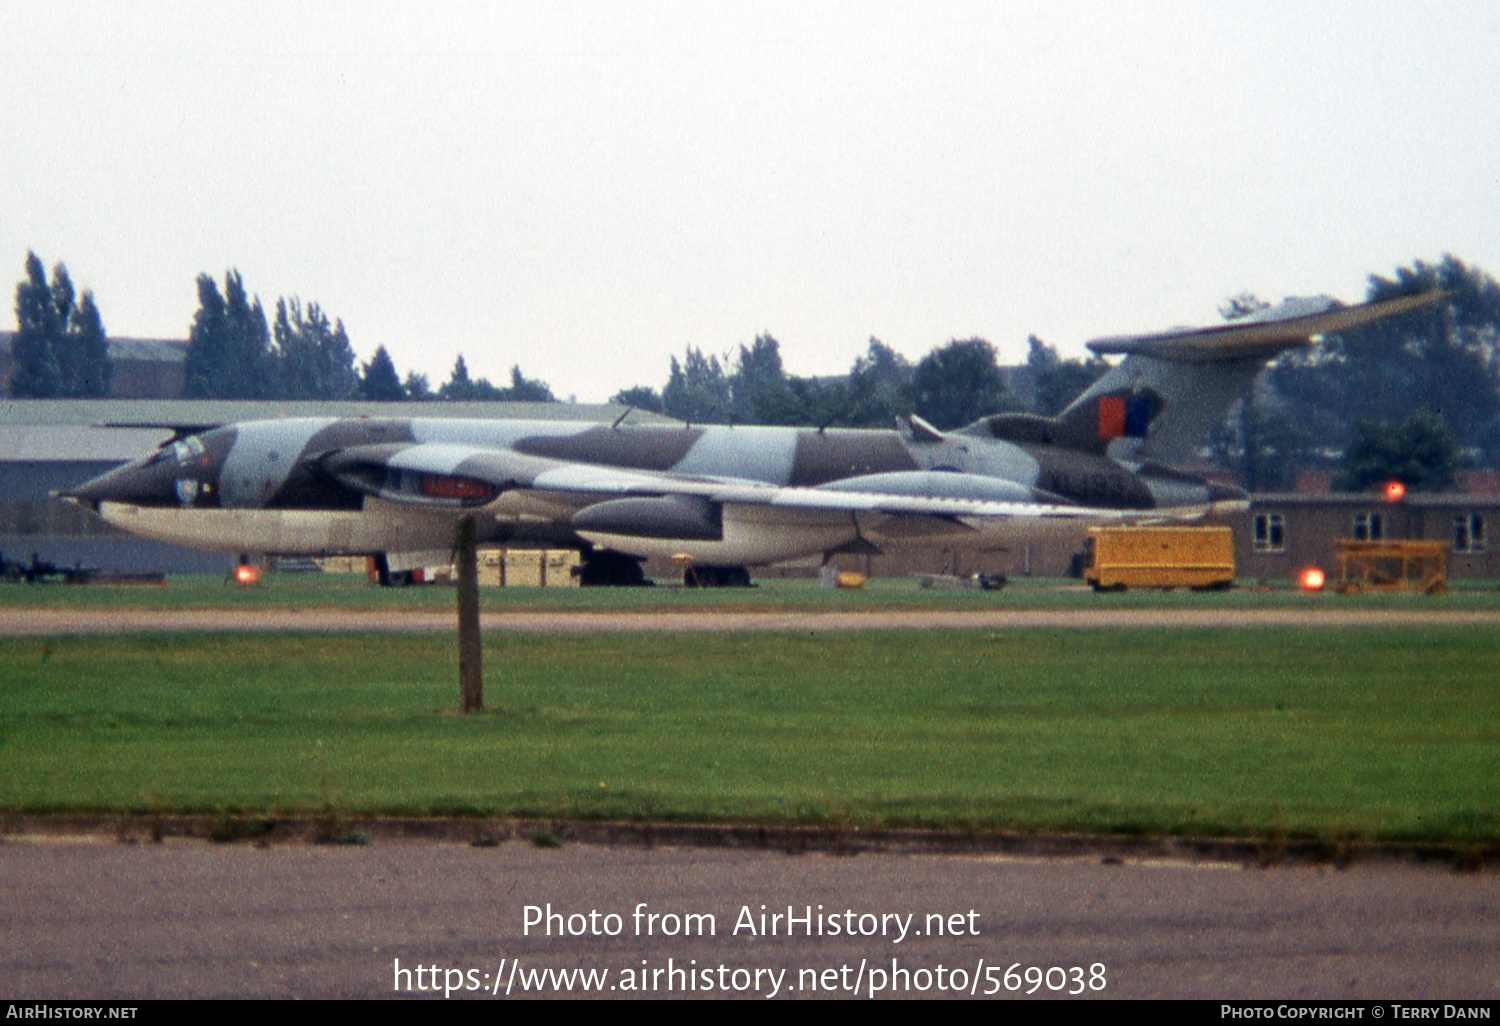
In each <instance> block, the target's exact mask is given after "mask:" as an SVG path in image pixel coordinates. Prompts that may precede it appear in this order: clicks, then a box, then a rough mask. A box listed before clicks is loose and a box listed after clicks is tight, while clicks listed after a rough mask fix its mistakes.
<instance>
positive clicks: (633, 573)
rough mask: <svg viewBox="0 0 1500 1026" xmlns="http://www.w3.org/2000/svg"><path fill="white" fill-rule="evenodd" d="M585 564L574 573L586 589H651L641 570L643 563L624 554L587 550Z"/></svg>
mask: <svg viewBox="0 0 1500 1026" xmlns="http://www.w3.org/2000/svg"><path fill="white" fill-rule="evenodd" d="M582 555H583V562H582V563H580V564H579V565H578V568H577V569H576V570H574V571H573V572H574V573H576V574H577V575H578V583H579V584H581V585H582V586H583V587H585V588H599V587H615V588H649V587H650V586H651V582H650V581H648V580H646V574H645V573H644V571H642V570H641V561H640V560H639V559H636V558H635V557H634V556H627V555H625V554H624V553H623V552H611V551H610V550H609V549H587V550H585V551H584V552H583V553H582Z"/></svg>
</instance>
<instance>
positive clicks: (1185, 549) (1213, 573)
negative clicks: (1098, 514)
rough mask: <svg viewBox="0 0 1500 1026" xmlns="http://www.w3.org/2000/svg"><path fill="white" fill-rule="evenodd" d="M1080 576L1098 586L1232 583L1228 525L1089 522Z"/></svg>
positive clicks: (1231, 539)
mask: <svg viewBox="0 0 1500 1026" xmlns="http://www.w3.org/2000/svg"><path fill="white" fill-rule="evenodd" d="M1083 579H1084V580H1086V581H1088V582H1089V583H1090V584H1091V585H1093V586H1094V589H1095V590H1096V591H1123V590H1124V589H1126V588H1197V589H1220V588H1232V587H1234V536H1233V534H1232V533H1231V532H1230V530H1229V528H1227V527H1093V528H1090V529H1089V541H1088V559H1087V566H1086V567H1085V568H1084V571H1083Z"/></svg>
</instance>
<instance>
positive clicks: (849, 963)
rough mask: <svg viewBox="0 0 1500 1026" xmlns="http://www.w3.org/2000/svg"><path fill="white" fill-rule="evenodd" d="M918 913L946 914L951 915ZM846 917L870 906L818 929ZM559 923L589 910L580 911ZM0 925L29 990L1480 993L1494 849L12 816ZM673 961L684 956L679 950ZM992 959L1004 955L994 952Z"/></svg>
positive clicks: (1496, 883) (1491, 970) (11, 983)
mask: <svg viewBox="0 0 1500 1026" xmlns="http://www.w3.org/2000/svg"><path fill="white" fill-rule="evenodd" d="M548 903H550V904H551V907H552V911H553V912H555V913H561V914H565V915H571V914H573V913H579V914H581V915H582V916H585V917H586V916H587V915H588V913H590V912H591V911H597V912H598V913H599V914H600V918H598V919H597V920H596V923H597V926H598V928H599V930H600V931H601V932H603V931H604V930H607V929H614V928H615V927H616V926H617V925H618V928H619V936H616V937H610V936H597V937H596V936H587V935H585V936H579V937H575V936H557V935H556V934H557V932H558V930H560V929H566V928H567V925H568V921H567V920H559V921H554V923H553V932H554V936H552V937H547V936H545V935H540V936H539V935H537V931H536V930H533V931H532V933H531V935H529V936H528V935H526V933H525V932H524V930H523V922H524V916H525V906H527V905H535V906H539V907H541V908H542V909H543V910H544V911H545V909H546V906H547V904H548ZM640 903H645V908H644V912H645V914H646V915H650V914H652V913H656V914H658V915H661V916H663V917H664V918H660V919H658V920H656V921H655V922H654V923H653V924H652V925H653V926H654V931H653V932H654V935H653V936H649V937H648V936H636V935H635V933H636V928H635V925H634V924H635V920H634V917H633V915H632V913H633V912H634V910H635V909H636V908H637V906H638V905H639V904H640ZM761 905H765V906H766V911H767V914H770V913H772V912H781V913H782V914H783V915H784V914H785V911H786V907H787V906H788V905H792V906H793V907H794V908H795V909H796V910H797V911H796V914H797V915H801V914H803V912H802V910H804V909H806V908H807V907H808V906H809V905H810V906H812V912H813V915H814V916H817V915H819V914H821V915H822V916H824V917H825V918H823V919H822V920H821V921H822V922H823V924H824V928H825V929H824V936H821V937H819V936H816V935H815V936H811V937H808V936H806V935H805V933H804V931H803V928H802V927H801V926H800V925H798V926H797V927H796V936H793V937H787V936H785V924H784V921H783V923H780V924H777V925H778V935H777V936H774V937H773V936H761V935H753V934H751V933H749V932H747V931H746V930H744V929H740V931H739V932H738V934H736V933H735V926H736V921H737V920H738V919H739V917H740V915H741V910H742V908H747V909H748V912H749V914H750V915H751V916H752V918H753V919H754V923H755V926H756V928H757V934H758V933H759V927H760V920H759V916H760V913H761V907H760V906H761ZM819 905H821V906H822V910H821V913H820V911H819V909H818V906H819ZM609 913H615V914H617V915H618V916H619V917H620V919H619V922H618V924H616V922H615V921H612V920H609V919H606V918H603V917H604V916H607V915H608V914H609ZM686 913H700V914H702V913H708V914H712V915H713V916H714V917H715V921H714V930H713V933H712V935H711V936H709V935H706V934H707V932H708V931H707V930H706V929H705V930H704V933H705V935H704V936H692V937H682V936H676V937H664V936H662V935H661V931H662V930H663V929H668V930H670V929H674V928H676V927H677V925H678V921H676V920H673V919H671V918H666V917H670V916H671V915H673V914H675V915H678V916H681V915H683V914H686ZM846 913H852V918H850V917H849V916H846ZM865 915H869V916H874V917H885V916H887V915H890V916H906V915H912V916H913V918H912V919H911V920H909V921H908V927H907V928H908V930H909V931H910V932H909V933H908V935H907V936H906V937H905V939H901V940H898V939H897V932H898V931H899V929H900V926H899V923H900V920H897V919H893V918H873V919H870V918H867V919H863V920H861V918H860V917H861V916H865ZM929 915H930V916H934V917H941V920H942V923H943V927H944V935H943V936H935V935H933V933H934V932H935V929H936V924H937V922H938V920H937V919H936V918H934V919H931V920H929V919H928V918H927V917H928V916H929ZM835 918H836V919H837V921H838V922H839V923H840V924H844V923H852V924H853V925H854V927H855V928H856V929H859V928H860V927H861V925H863V927H864V928H866V929H874V930H876V931H877V932H876V933H875V935H873V936H859V937H856V938H853V939H851V938H849V937H847V936H831V935H829V930H830V929H831V927H829V925H828V924H829V923H830V922H832V921H833V920H834V919H835ZM647 922H649V920H643V927H644V925H645V924H646V923H647ZM572 925H573V926H574V927H575V928H582V929H585V930H587V929H589V926H588V924H587V921H586V919H574V920H572ZM741 925H743V924H741ZM929 927H930V928H931V930H929ZM882 928H883V929H884V930H886V931H887V932H886V934H885V935H884V936H882V935H881V934H880V933H879V932H878V931H879V930H880V929H882ZM538 929H540V928H538ZM950 929H951V930H952V931H953V935H948V931H949V930H950ZM0 936H3V938H4V940H3V942H0V981H3V987H4V989H5V991H6V992H7V993H6V994H5V995H4V996H6V997H25V998H48V997H55V998H63V997H69V998H83V997H97V998H106V997H115V998H147V997H222V996H248V997H271V996H296V997H344V996H350V997H380V996H390V995H391V994H392V993H393V991H394V988H395V986H396V985H397V983H398V982H399V983H400V984H401V985H402V986H406V987H409V988H411V989H412V990H416V989H417V988H418V986H419V985H421V986H427V985H430V984H431V983H432V982H433V977H432V976H431V974H430V972H428V971H426V970H428V969H429V967H432V966H434V965H435V966H437V967H439V968H440V969H441V970H443V971H445V972H446V970H449V969H458V970H465V971H467V970H470V969H472V970H473V971H474V975H473V976H472V977H470V976H457V977H454V980H455V982H457V983H459V984H460V985H464V984H467V983H469V982H473V983H475V984H476V985H484V986H493V985H494V981H495V979H496V978H497V976H498V977H500V978H502V979H504V980H510V981H511V986H512V990H513V994H515V995H519V994H520V992H521V987H520V983H521V982H523V981H524V980H525V979H526V977H527V974H529V973H531V972H534V971H537V970H547V969H551V970H561V969H569V970H571V969H588V970H598V971H601V972H605V973H606V974H607V975H606V976H605V979H604V983H603V987H604V988H605V990H604V993H605V994H606V995H607V996H616V997H618V996H622V991H621V990H619V989H616V990H613V991H611V990H609V989H608V988H609V987H611V986H613V987H616V988H619V987H621V986H622V985H623V984H626V983H627V982H628V983H636V982H638V979H637V978H636V977H635V974H636V973H637V972H639V971H640V970H642V969H644V970H646V973H647V975H646V976H645V978H644V982H645V983H646V986H647V989H648V993H651V992H653V991H651V988H652V987H653V986H654V987H655V988H656V989H655V991H654V993H658V994H660V993H663V992H664V991H665V990H666V988H667V986H668V980H669V979H671V980H672V981H673V982H674V983H675V984H677V985H678V986H682V985H684V984H685V983H686V982H687V981H688V980H689V979H691V980H692V982H694V983H696V984H697V985H698V986H699V988H700V989H699V991H698V993H699V994H700V995H701V994H703V993H704V992H705V989H706V988H705V983H707V984H708V985H709V986H711V987H713V988H714V989H712V990H707V993H709V994H713V995H717V994H719V993H720V992H721V991H719V990H718V988H719V987H720V986H724V987H726V988H729V989H731V990H733V989H734V988H735V987H736V986H743V987H745V988H746V989H745V990H744V991H743V993H744V994H747V995H756V994H757V993H758V994H759V995H760V996H762V997H763V996H766V995H767V994H768V993H769V992H770V989H771V988H772V987H773V986H775V985H776V981H777V980H779V987H780V991H779V994H778V997H780V998H785V997H788V996H794V997H795V996H809V995H810V994H811V993H813V992H814V991H813V990H812V988H813V987H815V986H816V987H817V988H820V989H819V990H818V991H817V993H821V994H825V995H826V994H827V993H829V992H828V991H823V990H821V988H822V987H824V986H831V987H833V988H834V989H833V990H832V993H834V994H837V995H840V996H849V991H847V990H843V989H841V988H843V987H845V986H852V985H853V983H854V981H855V980H856V979H858V980H859V981H860V985H859V989H860V992H861V994H867V993H868V992H869V990H870V989H871V985H872V983H876V982H881V978H880V977H879V975H878V974H876V973H874V970H877V969H878V970H881V971H883V972H884V973H885V977H884V981H883V982H885V983H886V984H887V985H889V983H890V980H891V978H892V977H891V970H892V968H893V966H892V960H893V959H894V960H897V965H896V968H898V969H905V970H908V971H910V972H911V973H912V975H911V976H910V977H909V978H907V979H909V984H908V985H909V986H911V987H913V988H916V987H920V986H922V985H924V984H925V985H926V986H927V987H928V988H929V990H928V992H927V993H928V994H929V996H931V995H934V994H936V993H938V991H937V989H936V988H937V986H938V984H937V977H936V969H937V967H938V966H939V965H940V964H941V965H942V966H943V967H944V971H945V976H944V982H945V983H946V984H947V986H949V987H952V986H953V985H954V984H955V982H956V981H957V979H958V978H957V977H955V975H954V974H953V970H954V969H959V970H961V971H962V972H963V973H964V974H965V977H964V982H966V983H967V984H968V985H969V986H974V985H975V984H974V981H975V980H976V979H977V980H978V981H979V983H978V985H977V989H978V991H979V992H980V993H983V992H984V991H985V990H986V989H989V988H990V987H991V986H994V987H997V988H998V987H1001V984H1000V983H998V982H996V983H993V984H992V983H991V982H989V981H990V980H991V979H993V980H996V981H998V980H999V978H1000V977H1001V975H1002V974H1003V972H1004V970H1005V968H1007V967H1009V966H1010V965H1012V964H1013V963H1016V962H1020V963H1022V968H1021V969H1019V970H1018V973H1020V972H1024V969H1025V967H1028V966H1033V965H1034V966H1037V967H1039V968H1041V969H1046V968H1049V967H1052V966H1057V967H1061V968H1065V969H1067V970H1068V972H1067V973H1066V974H1063V973H1057V972H1054V973H1053V974H1052V977H1051V980H1052V982H1053V983H1054V984H1061V980H1062V977H1063V976H1064V975H1066V976H1067V977H1068V982H1067V984H1066V985H1065V989H1073V988H1076V987H1078V986H1080V984H1076V983H1074V982H1073V980H1074V978H1075V976H1074V974H1073V973H1072V967H1074V966H1077V967H1079V969H1080V973H1079V974H1078V975H1080V976H1081V977H1082V980H1083V983H1082V984H1081V986H1083V987H1084V989H1085V993H1086V996H1088V997H1093V996H1097V995H1100V994H1102V996H1106V997H1198V998H1267V999H1271V998H1388V999H1403V1000H1406V999H1414V998H1417V997H1418V996H1419V995H1420V996H1421V997H1423V998H1425V999H1428V1000H1433V999H1440V1000H1446V999H1456V998H1469V999H1488V1000H1491V1001H1493V1000H1495V999H1496V998H1497V997H1500V874H1496V873H1493V872H1489V873H1479V874H1458V873H1454V872H1452V871H1451V870H1447V869H1439V868H1423V867H1415V866H1401V865H1389V864H1384V865H1382V864H1368V865H1356V866H1354V867H1352V868H1350V869H1348V870H1343V871H1338V870H1333V869H1320V868H1317V867H1311V866H1292V867H1282V868H1272V869H1244V868H1240V867H1238V866H1230V865H1225V864H1202V863H1200V864H1189V863H1185V862H1164V863H1151V862H1143V861H1134V860H1126V861H1125V862H1124V863H1122V864H1104V863H1101V861H1100V860H1098V859H1097V858H1091V859H1051V860H1018V859H1006V858H998V857H989V856H970V857H957V856H908V855H872V854H864V855H859V856H857V857H852V858H851V857H842V858H841V857H838V856H833V855H826V854H808V855H800V856H791V855H785V854H777V853H770V852H763V851H729V850H714V849H671V848H656V849H641V848H616V847H602V846H601V847H596V846H587V845H568V846H565V847H562V848H554V849H540V848H536V847H533V846H532V845H530V844H527V843H524V842H519V841H513V842H510V843H507V844H504V845H501V846H499V847H496V848H473V847H469V846H466V845H460V844H452V843H437V842H430V841H428V842H409V841H402V842H394V841H393V842H384V841H377V842H375V843H372V844H370V845H369V846H367V847H360V848H347V847H345V848H340V847H319V846H312V845H303V844H278V845H274V846H271V847H268V848H264V849H258V848H255V847H252V846H250V845H247V844H237V845H212V844H208V843H205V842H201V841H171V840H169V841H167V842H166V843H162V844H151V843H149V842H147V843H140V844H120V843H116V842H114V841H112V840H100V839H97V838H95V839H74V840H67V839H64V840H58V839H55V838H54V839H47V840H16V839H14V838H10V839H7V841H6V842H5V843H4V844H0ZM395 959H400V966H401V968H402V969H406V970H409V971H410V972H409V975H408V976H407V977H405V978H400V977H398V976H397V974H396V973H395V968H396V967H395V964H394V960H395ZM517 959H519V963H518V965H519V972H518V973H517V975H516V976H515V977H514V978H512V977H511V976H510V973H511V969H512V966H513V965H515V964H517V963H516V962H515V961H514V960H517ZM669 959H670V960H671V964H670V965H669V963H668V960H669ZM1096 963H1103V970H1102V981H1103V984H1104V989H1103V990H1102V991H1095V990H1089V989H1088V986H1089V984H1090V983H1091V982H1092V981H1097V980H1099V979H1101V975H1100V974H1099V973H1096V972H1094V968H1093V967H1094V966H1095V964H1096ZM861 965H863V967H864V968H863V973H862V974H861V973H860V966H861ZM418 966H421V967H423V969H424V972H423V973H422V974H420V975H419V974H417V973H416V972H415V970H416V968H417V967H418ZM684 966H686V967H687V968H688V969H690V970H693V971H694V972H696V973H697V974H698V975H697V976H694V977H690V978H689V977H684V976H677V977H669V976H668V970H669V969H671V968H675V969H682V968H683V967H684ZM721 966H722V967H724V971H723V973H722V974H721V973H720V967H721ZM992 966H993V967H999V972H995V973H992V974H991V973H986V972H985V971H984V970H985V967H992ZM845 967H847V974H846V972H845ZM657 970H661V973H660V975H657V974H656V971H657ZM705 970H707V971H708V974H709V975H708V976H707V977H704V976H703V975H702V973H703V972H704V971H705ZM736 970H743V972H740V973H739V974H736V972H735V971H736ZM918 970H926V973H925V974H923V973H921V972H918ZM627 971H628V972H629V973H630V974H631V975H630V976H629V977H627V976H625V973H626V972H627ZM757 971H760V975H759V976H758V977H757V976H756V972H757ZM830 971H831V972H830ZM486 974H488V975H486ZM776 974H782V975H779V976H778V975H776ZM825 974H826V975H825ZM442 978H443V977H441V976H439V978H438V979H439V980H440V981H441V979H442ZM897 978H898V979H900V977H899V976H898V977H897ZM504 986H505V984H504V983H502V984H501V990H502V991H503V989H504ZM757 986H758V987H759V990H758V991H757V990H756V989H755V988H756V987H757ZM574 987H575V993H576V992H577V987H578V985H577V984H576V983H575V984H574ZM544 989H545V990H555V989H556V988H555V987H550V988H548V987H544ZM1041 992H1042V993H1043V994H1048V993H1049V992H1048V991H1047V988H1046V986H1045V984H1044V985H1043V986H1042V988H1041ZM1004 993H1005V992H1004V991H1003V990H1002V995H1003V994H1004ZM456 996H457V995H456ZM466 996H470V997H472V996H476V995H475V994H473V993H469V994H467V995H466ZM500 999H501V1000H503V995H502V996H501V998H500Z"/></svg>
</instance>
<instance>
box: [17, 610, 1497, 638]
mask: <svg viewBox="0 0 1500 1026" xmlns="http://www.w3.org/2000/svg"><path fill="white" fill-rule="evenodd" d="M480 623H481V626H482V628H483V629H484V630H487V631H517V632H524V633H593V632H600V631H656V632H673V631H809V630H810V631H848V630H896V629H910V628H915V629H924V630H926V629H934V628H984V629H989V630H1006V629H1036V628H1116V629H1118V628H1162V627H1197V628H1223V627H1391V626H1401V625H1426V626H1435V627H1436V626H1443V627H1495V626H1500V611H1495V610H1420V609H1418V610H1382V609H1051V610H1049V609H1021V610H971V611H953V612H921V611H912V610H901V611H890V612H848V613H806V612H791V613H754V612H750V613H746V612H738V613H736V612H671V611H659V612H650V613H620V612H595V613H588V612H584V613H575V612H530V613H507V612H487V613H484V614H483V615H482V616H481V619H480ZM454 629H455V614H454V613H451V612H432V611H426V610H379V611H367V610H351V609H255V610H240V609H235V610H201V609H106V610H92V609H91V610H70V609H7V610H4V612H3V614H0V637H4V636H8V637H44V636H51V635H61V634H113V633H125V632H139V631H154V632H167V631H277V632H286V631H309V632H320V633H326V632H359V631H378V632H403V631H405V632H413V633H421V632H437V631H451V630H454Z"/></svg>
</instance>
